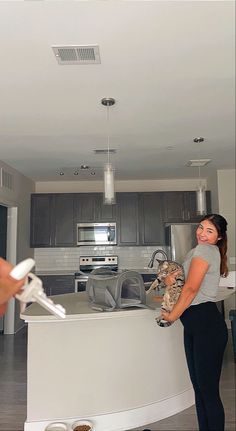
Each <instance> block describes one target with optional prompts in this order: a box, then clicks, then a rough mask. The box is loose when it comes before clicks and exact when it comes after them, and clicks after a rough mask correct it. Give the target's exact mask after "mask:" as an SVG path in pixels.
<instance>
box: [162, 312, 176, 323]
mask: <svg viewBox="0 0 236 431" xmlns="http://www.w3.org/2000/svg"><path fill="white" fill-rule="evenodd" d="M161 318H162V319H164V320H166V321H167V322H174V321H175V319H173V318H172V316H171V313H169V312H168V311H162V312H161Z"/></svg>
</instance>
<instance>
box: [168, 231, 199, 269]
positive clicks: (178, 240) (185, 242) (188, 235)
mask: <svg viewBox="0 0 236 431" xmlns="http://www.w3.org/2000/svg"><path fill="white" fill-rule="evenodd" d="M197 226H198V223H173V224H172V223H171V224H168V225H166V227H165V239H166V245H167V246H168V247H169V254H170V258H171V260H174V261H175V262H178V263H181V264H182V263H183V261H184V259H185V257H186V254H187V253H188V252H189V251H190V250H191V249H192V248H193V247H195V246H196V245H197V240H196V229H197Z"/></svg>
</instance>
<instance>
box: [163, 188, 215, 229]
mask: <svg viewBox="0 0 236 431" xmlns="http://www.w3.org/2000/svg"><path fill="white" fill-rule="evenodd" d="M163 195H164V201H163V208H164V221H165V222H167V223H178V222H179V223H182V222H191V221H193V222H194V221H198V220H200V218H201V216H198V215H197V199H196V192H195V191H177V192H163ZM206 201H207V212H208V213H209V212H210V211H211V204H210V192H209V191H207V192H206Z"/></svg>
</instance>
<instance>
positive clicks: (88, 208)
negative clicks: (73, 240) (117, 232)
mask: <svg viewBox="0 0 236 431" xmlns="http://www.w3.org/2000/svg"><path fill="white" fill-rule="evenodd" d="M75 218H76V222H77V223H79V222H86V223H87V222H88V223H90V222H91V223H93V222H94V223H98V222H109V221H115V219H116V205H104V204H103V194H102V193H76V194H75Z"/></svg>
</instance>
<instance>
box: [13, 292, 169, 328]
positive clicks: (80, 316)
mask: <svg viewBox="0 0 236 431" xmlns="http://www.w3.org/2000/svg"><path fill="white" fill-rule="evenodd" d="M152 296H155V293H152V294H150V295H148V296H147V305H149V306H151V307H152V309H158V308H160V304H161V303H158V302H153V301H152ZM51 298H52V300H53V301H54V302H55V304H61V305H62V306H63V307H64V308H65V309H66V318H65V319H58V318H57V317H55V316H54V315H52V314H50V313H49V312H48V311H47V310H45V309H44V308H43V307H41V306H40V305H39V304H37V303H33V304H31V305H29V306H28V307H27V308H26V310H25V311H24V313H22V314H21V315H20V317H21V319H23V320H25V321H26V322H28V321H39V320H40V321H43V320H45V321H46V320H47V321H48V320H54V321H60V322H64V321H65V320H84V319H86V320H88V319H104V318H108V319H109V318H114V317H119V318H120V317H122V316H126V317H128V315H130V316H131V315H132V316H136V315H140V313H147V312H148V311H150V309H149V308H141V307H132V308H125V309H122V310H114V311H112V312H111V311H104V312H102V311H97V310H93V309H92V307H91V305H90V303H89V301H88V296H87V293H86V292H78V293H67V294H64V295H54V296H52V297H51Z"/></svg>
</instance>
